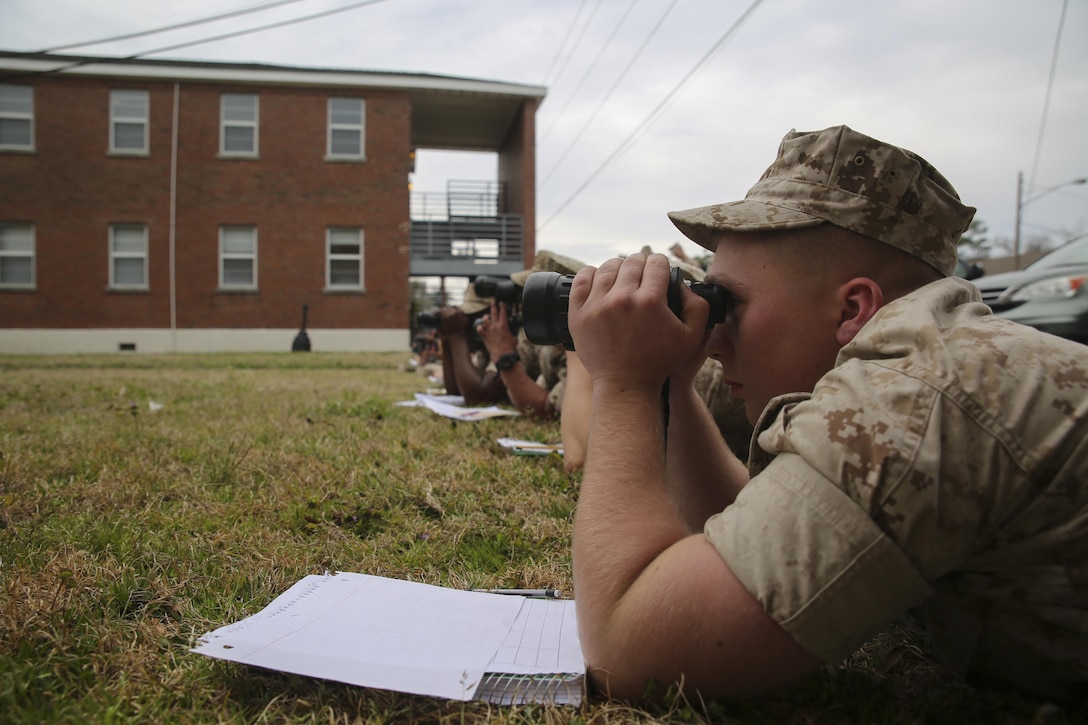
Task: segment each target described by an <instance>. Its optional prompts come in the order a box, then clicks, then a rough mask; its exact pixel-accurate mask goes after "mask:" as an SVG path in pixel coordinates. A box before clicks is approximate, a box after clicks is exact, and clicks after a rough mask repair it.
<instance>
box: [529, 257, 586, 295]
mask: <svg viewBox="0 0 1088 725" xmlns="http://www.w3.org/2000/svg"><path fill="white" fill-rule="evenodd" d="M584 266H586V265H585V264H583V263H582V262H579V261H578V260H576V259H571V258H570V257H566V256H564V255H562V254H556V253H555V252H549V251H548V250H546V249H545V250H541V251H539V252H537V253H536V257H535V258H534V259H533V266H532V267H530V268H529V269H523V270H521V271H520V272H514V273H513V274H512V275H510V279H512V280H514V284H516V285H518V286H519V287H524V286H525V280H527V279H529V275H530V274H532V273H533V272H558V273H559V274H576V273H577V272H578V270H580V269H581V268H582V267H584Z"/></svg>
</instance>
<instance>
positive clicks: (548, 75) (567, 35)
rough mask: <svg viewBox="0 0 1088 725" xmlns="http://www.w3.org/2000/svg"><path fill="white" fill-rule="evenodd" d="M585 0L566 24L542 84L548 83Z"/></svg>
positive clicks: (580, 14)
mask: <svg viewBox="0 0 1088 725" xmlns="http://www.w3.org/2000/svg"><path fill="white" fill-rule="evenodd" d="M586 2H587V0H582V3H581V4H580V5H579V6H578V12H576V13H575V14H574V19H573V20H571V21H570V25H568V26H567V32H566V33H565V34H564V35H563V42H562V43H560V44H559V48H558V50H556V51H555V57H554V58H552V64H551V65H550V66H548V72H547V73H545V74H544V85H548V79H549V78H551V75H552V71H553V70H555V64H556V63H558V62H559V59H560V58H561V57H562V56H563V49H564V48H566V47H567V41H568V40H570V34H571V33H573V32H574V28H575V26H577V25H578V18H580V17H581V16H582V11H583V10H585V7H586Z"/></svg>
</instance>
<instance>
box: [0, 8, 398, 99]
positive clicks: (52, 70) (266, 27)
mask: <svg viewBox="0 0 1088 725" xmlns="http://www.w3.org/2000/svg"><path fill="white" fill-rule="evenodd" d="M381 2H387V0H361V1H360V2H355V3H351V4H350V5H344V6H343V7H339V8H333V9H332V10H323V11H322V12H319V13H313V14H311V15H304V16H302V17H299V18H293V19H291V20H281V21H279V22H276V23H269V24H268V25H261V26H258V27H256V28H248V29H245V30H236V31H234V32H231V33H224V34H223V35H216V36H213V37H210V38H200V39H198V40H190V41H187V42H184V43H175V44H174V45H168V46H166V47H164V48H156V49H154V50H145V51H143V52H140V53H133V54H132V55H126V56H123V57H120V58H83V59H80V60H77V61H74V62H72V63H68V64H67V65H61V66H57V67H56V68H50V69H49V70H44V71H35V72H32V73H20V74H15V75H8V76H3V78H5V79H11V78H23V77H29V76H37V75H44V74H47V73H63V72H64V71H67V70H71V69H72V68H78V67H80V66H84V65H90V64H91V63H119V62H124V61H127V60H136V59H137V58H143V57H145V56H148V55H155V54H157V53H166V52H168V51H171V50H178V49H180V48H188V47H191V46H194V45H203V44H205V43H214V42H216V41H220V40H228V39H230V38H237V37H239V36H242V35H251V34H253V33H260V32H262V31H265V30H272V29H274V28H282V27H285V26H288V25H296V24H298V23H304V22H306V21H308V20H316V19H318V18H324V17H327V16H329V15H336V14H337V13H343V12H346V11H348V10H355V9H356V8H361V7H364V6H366V5H376V4H378V3H381Z"/></svg>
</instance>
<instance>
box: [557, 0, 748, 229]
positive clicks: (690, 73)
mask: <svg viewBox="0 0 1088 725" xmlns="http://www.w3.org/2000/svg"><path fill="white" fill-rule="evenodd" d="M761 2H763V0H755V2H753V3H752V4H751V5H750V6H749V7H748V9H747V10H745V11H744V13H743V14H741V16H740V17H739V18H737V20H736V21H735V22H734V23H733V24H732V25H731V26H730V27H729V29H728V30H726V31H725V33H724V34H723V35H722V36H721V37H720V38H718V40H717V41H716V42H715V43H714V45H712V46H711V48H710V50H708V51H707V52H706V53H705V54H704V55H703V57H702V58H700V59H699V61H698V62H697V63H696V64H695V66H694V67H692V69H691V70H689V71H688V72H687V74H686V75H685V76H684V77H683V78H681V79H680V81H679V82H678V83H677V84H676V85H675V86H674V87H673V89H672V90H671V91H669V92H668V94H667V95H666V96H665V97H664V98H663V99H661V101H660V102H659V103H658V104H657V105H656V106H655V107H654V109H653V110H652V111H650V113H649V114H648V115H647V116H646V118H644V119H642V122H641V123H639V125H638V126H636V127H635V130H634V131H632V132H631V133H630V134H629V135H628V136H627V138H625V139H624V140H623V141H621V142H620V145H619V146H617V147H616V148H615V150H614V151H612V153H611V154H609V155H608V158H606V159H605V160H604V161H603V162H601V165H600V166H598V167H597V168H596V169H595V170H594V171H593V173H591V174H590V175H589V178H587V179H586V180H585V181H584V182H583V183H582V185H581V186H579V187H578V188H577V189H575V191H574V193H573V194H571V195H570V196H569V197H567V200H566V201H564V202H563V203H562V204H560V205H559V208H558V209H556V210H555V211H554V212H553V213H552V215H551V216H550V217H548V218H547V219H546V220H545V221H544V223H543V224H541V225H540V226H538V227H537V231H538V232H539V231H541V230H543V229H544V227H546V226H548V224H550V223H551V221H552V220H553V219H555V218H556V217H557V216H559V214H560V213H562V211H563V210H564V209H566V208H567V206H568V205H569V204H570V203H571V202H572V201H574V200H575V199H576V198H577V197H578V195H579V194H581V193H582V192H583V191H585V189H586V187H587V186H589V185H590V183H591V182H592V181H593V180H594V179H595V178H597V175H598V174H600V173H601V172H602V171H604V169H605V167H607V166H608V165H609V164H611V163H612V162H613V161H615V160H616V158H617V157H619V155H620V154H621V153H623V152H624V151H625V150H627V148H628V147H630V146H631V144H632V143H633V141H634V139H635V137H637V136H638V135H639V134H640V133H642V132H643V131H644V130H645V129H646V128H647V127H648V126H649V125H650V122H651V121H652V120H653V119H654V118H655V117H656V116H657V114H659V113H660V112H661V110H662V109H663V108H664V107H665V106H666V105H667V104H668V103H669V102H670V101H671V100H672V99H673V97H674V96H675V95H676V94H677V93H678V92H679V91H680V89H681V88H683V87H684V85H685V84H686V83H687V82H688V81H689V80H691V77H692V76H694V75H695V73H696V72H697V71H698V70H699V69H700V68H701V67H702V66H703V65H704V64H705V63H706V62H707V61H708V60H710V58H711V57H712V56H713V55H714V54H715V53H717V52H718V50H719V49H720V48H721V47H722V46H723V45H725V42H726V41H727V40H729V38H730V37H732V35H733V33H735V32H736V31H737V30H738V29H739V28H740V26H741V25H742V24H743V23H744V21H745V20H747V19H748V16H750V15H751V14H752V12H753V11H755V9H756V7H757V6H758V5H759V4H760V3H761Z"/></svg>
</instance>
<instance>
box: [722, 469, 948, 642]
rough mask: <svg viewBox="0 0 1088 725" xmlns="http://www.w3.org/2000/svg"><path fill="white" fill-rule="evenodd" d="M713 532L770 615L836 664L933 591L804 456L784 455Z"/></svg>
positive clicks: (729, 562) (725, 555)
mask: <svg viewBox="0 0 1088 725" xmlns="http://www.w3.org/2000/svg"><path fill="white" fill-rule="evenodd" d="M704 532H705V534H706V537H707V538H708V539H709V540H710V542H711V543H712V544H713V545H714V547H715V548H716V549H717V550H718V552H719V553H720V554H721V555H722V558H723V559H724V560H725V562H726V564H727V565H728V566H729V568H730V570H732V572H733V573H734V575H736V577H737V578H738V579H739V580H740V582H741V583H742V584H743V585H744V586H745V588H746V589H747V590H748V591H749V593H751V594H752V595H753V596H754V597H755V598H756V599H757V600H759V602H760V603H762V604H763V607H764V609H765V610H766V611H767V613H768V614H769V615H770V616H771V617H772V618H773V619H774V620H775V621H776V622H778V623H779V624H780V625H781V626H782V628H783V629H785V630H786V631H787V632H789V633H790V635H791V636H793V638H794V639H795V640H796V641H797V642H798V644H800V645H801V646H802V647H804V648H805V649H806V650H808V651H809V652H811V653H813V654H814V655H816V656H817V657H819V658H821V659H823V660H825V661H827V662H838V661H840V660H842V659H843V658H845V657H846V656H848V655H849V654H850V653H851V652H853V651H854V650H856V649H857V648H858V647H859V646H860V645H862V644H863V643H864V642H865V641H866V640H868V639H869V638H870V637H872V636H873V635H874V634H876V633H877V632H879V631H880V630H882V629H884V628H885V627H887V625H889V624H890V623H892V622H893V621H895V619H897V618H898V617H899V616H901V615H902V614H903V613H904V612H906V611H907V610H909V609H911V608H913V607H915V606H917V605H919V604H920V603H922V602H923V601H925V600H926V599H927V598H928V597H929V596H930V595H931V594H932V589H931V587H930V585H929V584H928V583H927V582H926V580H925V578H924V577H923V576H922V575H921V574H920V573H919V572H918V570H917V569H916V568H915V567H914V566H913V565H912V564H911V562H910V560H909V559H908V558H907V557H906V556H905V555H904V554H903V553H902V552H901V551H900V549H899V548H898V546H896V544H895V543H894V542H893V541H892V540H891V539H890V538H889V537H888V536H887V535H886V534H885V533H884V532H883V531H882V530H881V529H880V527H878V526H877V525H876V524H875V523H874V522H873V521H872V520H871V519H870V518H869V517H868V516H867V515H866V513H865V512H864V511H863V510H861V508H859V507H858V505H857V503H855V502H854V501H853V500H851V499H850V498H849V497H848V496H847V495H846V494H844V493H843V492H842V491H841V490H840V489H838V488H837V487H835V486H834V485H832V484H831V482H829V481H828V480H827V479H826V478H824V477H823V476H822V475H821V474H819V473H818V472H816V471H815V470H813V469H812V468H810V467H809V466H808V465H807V464H806V463H805V462H804V461H803V460H802V459H801V458H800V457H799V456H796V455H792V454H783V455H780V456H778V457H777V458H776V459H775V460H774V461H773V462H771V464H770V465H769V466H768V467H767V468H766V469H765V470H764V471H763V472H762V473H761V474H760V475H759V476H757V477H755V478H753V479H752V481H751V482H749V484H748V485H747V486H745V488H744V489H743V490H742V491H741V493H740V495H739V496H738V497H737V500H736V502H734V504H733V505H732V506H730V507H729V508H727V509H726V510H725V511H723V512H722V513H719V514H717V515H715V516H713V517H711V518H710V519H709V520H708V521H707V523H706V527H705V530H704Z"/></svg>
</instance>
